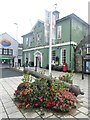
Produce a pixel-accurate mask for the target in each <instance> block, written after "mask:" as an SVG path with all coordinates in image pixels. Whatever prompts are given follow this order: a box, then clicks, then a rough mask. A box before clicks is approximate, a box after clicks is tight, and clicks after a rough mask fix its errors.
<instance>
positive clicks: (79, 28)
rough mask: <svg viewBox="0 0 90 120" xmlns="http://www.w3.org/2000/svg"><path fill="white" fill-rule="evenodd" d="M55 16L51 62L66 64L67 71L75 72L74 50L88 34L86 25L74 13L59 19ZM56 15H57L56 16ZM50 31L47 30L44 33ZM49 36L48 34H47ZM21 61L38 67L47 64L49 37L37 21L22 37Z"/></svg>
mask: <svg viewBox="0 0 90 120" xmlns="http://www.w3.org/2000/svg"><path fill="white" fill-rule="evenodd" d="M53 13H54V15H55V20H56V21H55V29H54V30H55V31H54V32H55V39H52V62H53V63H55V64H56V65H58V66H59V65H63V63H66V64H67V69H68V71H71V70H75V54H74V53H75V48H76V46H77V45H78V44H79V43H80V41H81V40H82V39H83V38H84V37H85V36H87V34H88V24H87V23H86V22H85V21H83V20H82V19H81V18H79V17H78V16H76V15H75V14H74V13H72V14H70V15H68V16H65V17H63V18H61V19H59V12H57V11H54V12H53ZM57 14H58V15H57ZM48 31H50V29H48V30H47V31H46V32H48ZM48 34H49V32H48ZM22 37H23V61H24V62H25V63H26V62H27V63H29V62H32V63H33V65H34V66H36V63H37V65H38V66H40V67H44V68H45V67H46V66H47V65H48V64H49V37H50V36H49V35H48V36H47V39H46V36H45V22H43V21H40V20H38V21H37V23H36V24H35V26H34V27H33V29H32V31H31V32H30V33H28V34H26V35H23V36H22Z"/></svg>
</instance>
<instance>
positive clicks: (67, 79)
mask: <svg viewBox="0 0 90 120" xmlns="http://www.w3.org/2000/svg"><path fill="white" fill-rule="evenodd" d="M72 77H73V74H72V73H66V74H64V75H60V76H59V80H61V81H63V82H68V83H71V84H72V83H73V80H72Z"/></svg>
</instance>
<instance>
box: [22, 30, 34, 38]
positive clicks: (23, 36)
mask: <svg viewBox="0 0 90 120" xmlns="http://www.w3.org/2000/svg"><path fill="white" fill-rule="evenodd" d="M30 34H33V31H31V32H29V33H27V34H25V35H23V36H21V37H24V36H28V35H30Z"/></svg>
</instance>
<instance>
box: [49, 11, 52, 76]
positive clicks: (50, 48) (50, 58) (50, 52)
mask: <svg viewBox="0 0 90 120" xmlns="http://www.w3.org/2000/svg"><path fill="white" fill-rule="evenodd" d="M51 60H52V12H51V13H50V40H49V75H50V74H51Z"/></svg>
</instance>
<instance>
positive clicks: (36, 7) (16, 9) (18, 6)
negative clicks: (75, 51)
mask: <svg viewBox="0 0 90 120" xmlns="http://www.w3.org/2000/svg"><path fill="white" fill-rule="evenodd" d="M88 2H89V0H0V34H2V33H5V32H7V33H8V34H9V35H10V36H11V37H13V38H14V39H17V41H18V42H19V43H23V39H22V37H21V36H23V35H25V34H27V33H29V32H30V31H31V29H32V27H33V26H34V25H35V24H36V22H37V20H42V21H44V20H45V10H49V11H54V10H55V5H54V4H56V3H57V10H58V11H59V12H60V16H59V18H62V17H65V16H67V15H69V14H71V13H74V14H76V15H77V16H78V17H80V18H81V19H83V20H84V21H85V22H87V23H88ZM14 23H17V24H14ZM17 33H18V34H17Z"/></svg>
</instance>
